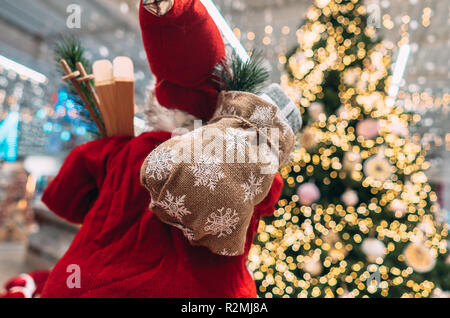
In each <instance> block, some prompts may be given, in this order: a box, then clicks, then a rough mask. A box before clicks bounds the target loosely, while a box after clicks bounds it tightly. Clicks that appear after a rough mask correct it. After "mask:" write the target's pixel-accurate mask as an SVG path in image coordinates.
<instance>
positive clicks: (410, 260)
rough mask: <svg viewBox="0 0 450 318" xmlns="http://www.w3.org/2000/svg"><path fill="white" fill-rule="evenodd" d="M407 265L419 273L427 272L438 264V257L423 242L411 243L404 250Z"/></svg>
mask: <svg viewBox="0 0 450 318" xmlns="http://www.w3.org/2000/svg"><path fill="white" fill-rule="evenodd" d="M403 255H404V256H405V263H406V265H408V266H410V267H412V269H413V270H415V271H416V272H418V273H427V272H429V271H431V270H432V269H433V268H434V265H436V258H435V257H434V256H433V254H432V253H431V250H430V249H429V248H428V247H426V246H425V245H423V244H422V243H414V242H412V243H409V244H408V245H407V246H406V248H405V250H404V251H403Z"/></svg>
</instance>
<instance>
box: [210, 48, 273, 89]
mask: <svg viewBox="0 0 450 318" xmlns="http://www.w3.org/2000/svg"><path fill="white" fill-rule="evenodd" d="M263 62H264V59H263V56H262V54H261V53H260V52H255V51H253V52H252V54H251V58H250V59H249V60H248V61H243V60H242V59H241V58H240V57H239V56H238V55H237V54H236V53H232V54H231V56H230V57H229V58H228V59H226V60H224V61H222V62H221V63H219V65H218V66H217V67H216V69H215V70H214V75H215V76H217V78H218V79H217V82H218V83H219V85H220V88H221V90H226V91H243V92H250V93H254V94H257V93H259V91H260V89H261V88H262V87H263V86H264V84H265V83H266V82H267V80H268V79H269V76H270V73H269V71H268V70H267V68H266V67H265V66H264V65H263Z"/></svg>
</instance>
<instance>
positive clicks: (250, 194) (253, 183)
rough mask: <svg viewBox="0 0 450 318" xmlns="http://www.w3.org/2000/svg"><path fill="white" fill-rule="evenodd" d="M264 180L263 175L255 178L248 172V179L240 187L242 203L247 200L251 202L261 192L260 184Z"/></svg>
mask: <svg viewBox="0 0 450 318" xmlns="http://www.w3.org/2000/svg"><path fill="white" fill-rule="evenodd" d="M263 181H264V177H260V178H257V177H255V175H254V174H253V172H250V177H249V179H248V181H247V182H246V183H244V184H241V188H242V190H243V191H244V203H245V202H247V201H250V202H253V200H254V199H255V197H256V196H257V195H258V194H260V193H262V188H261V185H262V183H263Z"/></svg>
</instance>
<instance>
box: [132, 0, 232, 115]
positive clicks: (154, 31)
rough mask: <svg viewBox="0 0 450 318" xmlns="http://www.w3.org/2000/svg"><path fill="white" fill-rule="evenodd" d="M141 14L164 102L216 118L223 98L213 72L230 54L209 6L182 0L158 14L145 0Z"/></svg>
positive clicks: (149, 56)
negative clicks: (218, 90) (162, 13)
mask: <svg viewBox="0 0 450 318" xmlns="http://www.w3.org/2000/svg"><path fill="white" fill-rule="evenodd" d="M139 18H140V24H141V30H142V38H143V41H144V47H145V50H146V52H147V57H148V60H149V63H150V68H151V70H152V72H153V75H154V76H155V77H156V87H155V94H156V98H157V99H158V101H159V103H160V104H161V105H163V106H165V107H167V108H170V109H180V110H183V111H186V112H188V113H190V114H192V115H194V116H196V117H198V118H201V119H203V120H208V119H210V118H211V117H212V115H213V113H214V110H215V107H216V101H217V84H215V83H214V81H213V80H212V76H211V73H212V71H213V69H214V67H215V66H216V65H217V63H218V62H220V61H221V60H222V59H223V58H224V56H225V45H224V43H223V40H222V36H221V34H220V32H219V30H218V29H217V27H216V25H215V23H214V21H213V20H212V18H211V17H210V16H209V14H208V12H207V11H206V9H205V7H204V6H203V4H201V2H200V1H199V0H177V1H175V4H174V6H173V8H172V10H171V11H169V13H168V14H166V15H165V16H163V17H157V16H154V15H153V14H151V13H150V12H148V11H147V10H146V9H145V8H144V7H143V5H142V1H141V8H140V14H139Z"/></svg>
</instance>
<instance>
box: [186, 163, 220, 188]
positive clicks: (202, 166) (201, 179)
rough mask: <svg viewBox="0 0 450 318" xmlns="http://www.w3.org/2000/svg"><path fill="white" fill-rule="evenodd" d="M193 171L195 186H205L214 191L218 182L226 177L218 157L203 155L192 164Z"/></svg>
mask: <svg viewBox="0 0 450 318" xmlns="http://www.w3.org/2000/svg"><path fill="white" fill-rule="evenodd" d="M190 169H191V172H192V173H193V174H194V177H195V182H194V186H195V187H199V186H205V187H207V188H208V189H209V190H211V191H214V190H215V189H216V186H217V183H218V182H219V181H220V180H221V179H223V178H225V174H224V173H223V170H222V167H221V166H220V164H219V163H218V160H216V158H214V157H211V156H206V155H202V156H201V157H200V159H199V160H197V161H196V162H195V163H194V164H193V165H192V166H190Z"/></svg>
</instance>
